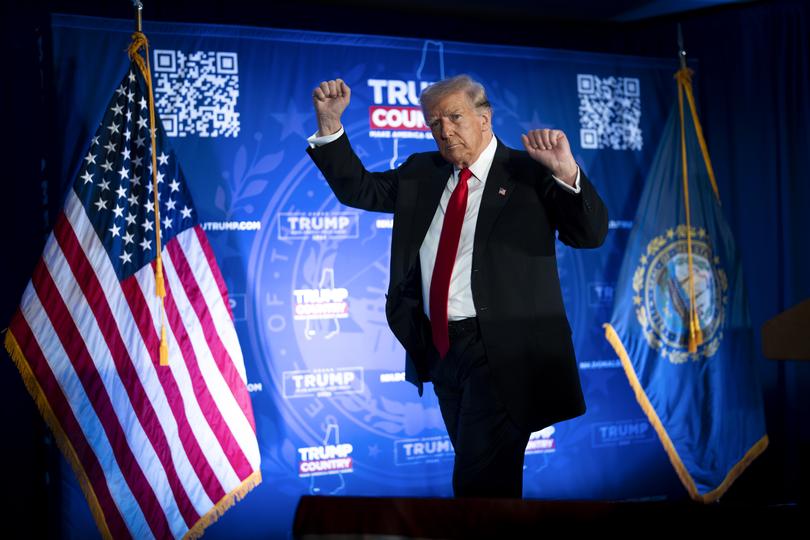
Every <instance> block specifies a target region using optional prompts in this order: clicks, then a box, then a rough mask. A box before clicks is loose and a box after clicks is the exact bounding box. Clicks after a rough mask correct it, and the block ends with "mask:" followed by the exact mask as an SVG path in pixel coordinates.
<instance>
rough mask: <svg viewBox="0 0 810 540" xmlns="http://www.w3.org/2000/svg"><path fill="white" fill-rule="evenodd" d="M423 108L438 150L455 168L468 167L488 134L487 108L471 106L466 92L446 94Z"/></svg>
mask: <svg viewBox="0 0 810 540" xmlns="http://www.w3.org/2000/svg"><path fill="white" fill-rule="evenodd" d="M426 112H427V122H428V126H430V130H431V131H432V132H433V138H434V140H435V141H436V145H437V146H438V147H439V153H441V155H442V157H443V158H444V159H446V160H447V161H449V162H450V163H452V164H454V165H455V166H457V167H458V168H459V169H463V168H465V167H469V166H470V165H472V164H473V163H475V160H477V159H478V156H479V155H481V152H483V151H484V148H486V147H487V145H488V144H489V141H490V139H491V138H492V130H491V124H490V112H489V110H488V109H481V110H479V111H476V110H475V107H474V106H473V104H472V103H470V100H469V98H468V97H467V94H465V93H464V92H457V93H454V94H448V95H446V96H445V97H444V98H442V99H441V100H439V101H438V102H436V103H435V104H434V105H433V107H431V108H430V110H429V111H426Z"/></svg>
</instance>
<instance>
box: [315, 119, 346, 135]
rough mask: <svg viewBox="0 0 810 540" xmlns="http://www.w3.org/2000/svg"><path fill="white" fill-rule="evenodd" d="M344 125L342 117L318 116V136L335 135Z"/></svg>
mask: <svg viewBox="0 0 810 540" xmlns="http://www.w3.org/2000/svg"><path fill="white" fill-rule="evenodd" d="M342 127H343V124H341V123H340V118H337V119H335V118H318V136H319V137H325V136H328V135H334V134H335V133H337V132H338V131H340V129H341V128H342Z"/></svg>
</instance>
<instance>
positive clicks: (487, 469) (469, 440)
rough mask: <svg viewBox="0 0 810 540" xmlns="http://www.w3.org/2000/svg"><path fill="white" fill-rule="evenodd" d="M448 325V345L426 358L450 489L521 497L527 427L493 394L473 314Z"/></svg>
mask: <svg viewBox="0 0 810 540" xmlns="http://www.w3.org/2000/svg"><path fill="white" fill-rule="evenodd" d="M449 329H450V351H449V352H448V353H447V356H446V357H445V358H444V359H442V360H438V359H436V360H435V361H434V362H432V365H431V378H432V380H433V388H434V390H435V392H436V396H437V397H438V398H439V407H440V408H441V411H442V417H443V418H444V424H445V426H446V427H447V433H448V434H449V435H450V441H451V442H452V443H453V447H454V449H455V454H456V458H455V463H454V465H453V492H454V493H455V496H456V497H512V498H521V497H522V496H523V455H524V452H525V451H526V445H527V444H528V442H529V435H530V433H527V432H525V431H523V430H521V429H520V428H518V427H517V426H516V425H515V424H514V422H512V420H511V419H510V418H509V415H508V414H507V412H506V408H505V407H504V405H503V403H502V402H501V400H499V399H498V397H497V396H496V393H495V389H494V388H493V386H494V382H493V381H492V374H491V373H490V370H489V364H488V362H487V356H486V352H485V351H484V345H483V343H482V341H481V336H480V334H479V332H478V325H477V323H476V321H475V319H466V320H465V321H460V322H458V323H456V322H451V323H450V325H449ZM437 356H438V355H437Z"/></svg>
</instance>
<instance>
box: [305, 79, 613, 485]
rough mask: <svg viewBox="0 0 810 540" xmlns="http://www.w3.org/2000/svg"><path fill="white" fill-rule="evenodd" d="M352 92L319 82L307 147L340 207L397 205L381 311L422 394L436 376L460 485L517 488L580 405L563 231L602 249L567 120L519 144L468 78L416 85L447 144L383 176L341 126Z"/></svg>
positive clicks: (603, 226)
mask: <svg viewBox="0 0 810 540" xmlns="http://www.w3.org/2000/svg"><path fill="white" fill-rule="evenodd" d="M350 95H351V91H350V89H349V87H348V86H347V85H346V84H345V83H344V82H343V81H342V80H340V79H337V80H332V81H324V82H322V83H321V84H320V85H319V86H318V87H317V88H315V90H314V91H313V104H314V106H315V112H316V114H317V118H318V133H317V134H316V135H313V137H311V138H310V140H309V142H310V148H309V149H308V152H309V154H310V156H311V157H312V159H313V160H314V162H315V164H316V165H317V166H318V168H319V169H320V170H321V171H322V172H323V174H324V176H325V178H326V180H327V181H328V182H329V185H330V186H331V188H332V190H333V191H334V193H335V195H336V196H337V198H338V199H339V200H340V201H341V202H342V203H343V204H346V205H348V206H353V207H356V208H361V209H364V210H371V211H377V212H393V214H394V227H393V231H392V239H391V267H390V283H389V287H388V295H387V302H386V315H387V318H388V323H389V325H390V327H391V330H392V331H393V333H394V335H395V336H396V337H397V339H399V341H400V342H401V343H402V345H403V346H404V348H405V351H406V352H407V359H406V376H407V379H408V380H409V381H411V382H413V383H414V384H416V385H417V386H418V388H419V393H420V395H421V393H422V383H423V382H425V381H432V382H433V386H434V390H435V392H436V395H437V396H438V398H439V406H440V408H441V412H442V417H443V418H444V421H445V425H446V426H447V431H448V434H449V436H450V440H451V442H452V443H453V446H454V448H455V453H456V458H455V464H454V469H453V488H454V492H455V494H456V496H486V497H521V496H522V482H523V455H524V453H525V449H526V444H527V443H528V440H529V435H530V434H531V432H532V431H536V430H539V429H542V428H544V427H546V426H548V425H550V424H552V423H555V422H559V421H561V420H565V419H568V418H572V417H575V416H578V415H580V414H582V413H584V412H585V402H584V399H583V396H582V389H581V387H580V382H579V374H578V371H577V366H576V360H575V358H574V350H573V345H572V342H571V330H570V327H569V325H568V320H567V318H566V316H565V310H564V307H563V302H562V294H561V291H560V284H559V278H558V275H557V259H556V254H555V232H556V233H557V234H558V235H559V239H560V240H561V241H562V242H564V243H565V244H568V245H570V246H573V247H581V248H595V247H598V246H599V245H601V244H602V242H603V241H604V238H605V235H606V234H607V210H606V208H605V206H604V204H603V203H602V200H601V199H600V198H599V195H598V194H597V193H596V190H595V189H594V187H593V185H592V184H591V183H590V182H589V181H588V179H587V178H586V177H585V174H584V173H582V172H581V171H580V169H579V167H578V166H577V164H576V162H575V160H574V158H573V155H572V154H571V150H570V147H569V144H568V140H567V138H566V136H565V134H564V133H563V132H561V131H558V130H549V129H542V130H533V131H530V132H528V133H527V134H524V135H523V136H522V139H523V145H524V147H525V151H517V150H513V149H511V148H508V147H506V146H505V145H504V144H503V143H501V142H500V141H498V140H497V139H496V138H495V137H494V135H493V133H492V109H491V107H490V104H489V102H488V101H487V97H486V92H485V91H484V88H483V86H481V85H480V84H479V83H477V82H475V81H473V80H472V79H470V78H469V77H467V76H458V77H453V78H451V79H446V80H444V81H440V82H438V83H435V84H433V85H431V86H429V87H428V88H426V89H425V90H424V92H423V93H422V96H421V98H420V101H421V105H422V110H423V112H424V115H425V121H426V123H427V125H428V126H429V127H430V129H431V131H432V134H433V138H434V139H435V141H436V144H437V146H438V149H439V151H438V152H426V153H418V154H414V155H412V156H410V157H409V158H408V159H407V160H406V161H405V162H404V163H403V164H402V165H400V166H399V167H397V168H396V169H394V170H389V171H385V172H380V173H372V172H369V171H367V170H366V169H365V167H364V166H363V164H362V163H361V162H360V160H359V159H358V157H357V156H356V155H355V153H354V151H353V150H352V148H351V145H350V144H349V141H348V138H347V136H346V134H345V133H344V131H343V127H342V125H341V121H340V118H341V115H342V114H343V111H344V110H345V109H346V107H347V106H348V104H349V100H350Z"/></svg>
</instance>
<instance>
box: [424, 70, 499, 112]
mask: <svg viewBox="0 0 810 540" xmlns="http://www.w3.org/2000/svg"><path fill="white" fill-rule="evenodd" d="M458 92H463V93H464V94H465V95H466V96H467V99H468V100H469V101H470V104H471V105H472V106H473V108H475V109H476V111H478V112H481V109H486V110H488V111H489V112H490V113H491V112H492V105H490V103H489V99H487V91H486V90H484V86H483V85H482V84H481V83H480V82H478V81H475V80H473V78H472V77H470V76H469V75H456V76H455V77H450V78H448V79H443V80H441V81H438V82H435V83H433V84H431V85H430V86H428V87H427V88H425V89H424V90H422V94H421V95H420V96H419V104H420V105H421V106H422V112H423V113H425V117H426V118H427V111H428V110H429V109H430V108H431V107H432V106H433V105H434V104H435V103H437V102H439V101H441V100H442V99H443V98H444V97H446V96H448V95H450V94H455V93H458Z"/></svg>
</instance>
